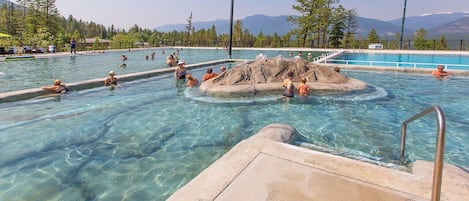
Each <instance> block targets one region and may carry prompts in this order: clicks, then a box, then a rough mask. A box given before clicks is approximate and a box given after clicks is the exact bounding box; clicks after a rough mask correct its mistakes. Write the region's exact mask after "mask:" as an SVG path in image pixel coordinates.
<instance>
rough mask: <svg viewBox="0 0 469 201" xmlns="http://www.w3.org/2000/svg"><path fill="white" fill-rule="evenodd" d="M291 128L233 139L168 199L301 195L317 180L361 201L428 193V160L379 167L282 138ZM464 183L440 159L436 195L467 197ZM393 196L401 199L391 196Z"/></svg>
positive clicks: (466, 177) (466, 179) (310, 193)
mask: <svg viewBox="0 0 469 201" xmlns="http://www.w3.org/2000/svg"><path fill="white" fill-rule="evenodd" d="M295 133H296V130H295V128H293V127H291V126H289V125H285V124H270V125H268V126H267V127H265V128H263V129H261V130H260V131H259V132H258V133H257V134H256V135H253V136H252V137H250V138H248V139H246V140H244V141H242V142H240V143H238V144H237V145H236V146H235V147H233V148H232V149H231V150H230V151H229V152H227V153H226V154H225V155H224V156H223V157H221V158H220V159H218V160H217V161H215V162H214V163H213V164H212V165H210V166H209V167H208V168H206V169H205V170H204V171H202V172H201V173H200V174H199V175H198V176H196V177H195V178H194V179H193V180H191V181H190V182H189V183H187V184H186V185H185V186H183V187H182V188H180V189H179V190H177V191H176V192H175V193H174V194H173V195H171V196H170V197H169V199H168V200H169V201H172V200H226V199H227V198H228V200H236V199H238V200H240V199H241V200H242V199H243V198H244V199H246V198H252V196H255V197H256V198H257V199H258V200H259V199H260V200H267V198H270V199H276V198H289V200H302V199H303V200H304V199H308V198H309V199H311V198H313V197H315V196H319V194H321V192H315V188H312V186H316V187H317V186H318V185H319V184H318V182H321V184H323V185H330V186H331V188H333V187H334V186H335V187H336V188H337V189H334V191H335V192H337V193H338V194H344V195H346V194H348V193H350V195H348V196H350V197H348V198H350V199H349V200H363V199H364V197H363V196H365V197H366V196H378V197H379V196H381V197H380V198H383V199H382V200H429V198H430V197H431V185H432V169H433V163H432V162H427V161H416V162H415V163H413V165H412V166H411V169H410V172H404V171H400V170H395V169H391V168H385V167H382V166H377V165H374V164H370V163H366V162H362V161H357V160H353V159H349V158H344V157H340V156H335V155H331V154H327V153H322V152H318V151H313V150H309V149H305V148H301V147H297V146H294V145H290V144H287V143H285V142H288V141H289V140H291V139H292V138H293V135H295ZM266 162H268V163H266ZM272 164H277V165H272ZM277 166H279V167H280V166H282V167H284V168H283V169H282V168H279V167H277ZM293 166H297V167H299V168H297V169H299V170H300V171H301V172H303V171H304V172H305V174H297V175H296V177H295V176H294V175H290V174H288V172H289V169H290V167H293ZM270 169H275V170H276V171H277V172H274V173H272V174H270V175H268V176H265V175H264V176H257V175H262V173H263V172H264V171H268V170H270ZM290 173H291V171H290ZM273 174H274V175H273ZM314 174H322V175H328V176H329V178H332V179H333V180H331V181H323V180H321V181H319V180H314V179H315V178H317V176H314ZM249 175H251V177H249ZM279 175H280V176H279ZM253 176H254V177H253ZM298 176H300V177H298ZM301 176H302V177H301ZM337 178H340V179H343V180H346V181H347V182H349V183H351V184H352V187H353V189H343V188H341V187H342V186H337V185H338V184H337V183H336V182H335V181H336V180H334V179H337ZM259 180H260V181H261V182H259ZM300 180H302V181H303V183H302V184H305V183H306V184H308V185H298V183H301V182H300ZM305 180H306V181H305ZM286 184H288V185H286ZM279 185H280V186H282V188H281V190H278V188H275V186H277V187H278V186H279ZM468 185H469V174H468V173H467V172H464V171H462V170H461V169H459V168H457V167H456V166H454V165H451V164H445V166H444V173H443V184H442V194H441V199H442V200H464V198H467V196H469V189H464V186H468ZM363 186H365V187H367V188H366V189H368V190H369V189H370V188H371V189H380V191H379V192H382V193H383V194H380V195H375V194H373V193H371V194H370V192H369V191H367V190H366V189H364V188H363ZM334 191H333V192H334ZM333 192H332V193H333ZM326 196H327V195H326ZM329 196H330V197H322V198H323V199H321V200H334V199H331V197H334V196H336V195H329ZM354 196H355V197H354ZM386 196H387V197H386ZM319 197H320V196H319ZM396 197H398V198H402V199H391V198H396ZM315 198H317V197H315ZM368 198H370V197H368ZM375 198H376V197H374V198H373V197H371V198H370V199H375ZM365 200H366V198H365Z"/></svg>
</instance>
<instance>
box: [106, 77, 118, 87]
mask: <svg viewBox="0 0 469 201" xmlns="http://www.w3.org/2000/svg"><path fill="white" fill-rule="evenodd" d="M111 85H117V79H116V78H114V80H111V79H109V78H107V79H106V86H111Z"/></svg>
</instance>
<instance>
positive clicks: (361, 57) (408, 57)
mask: <svg viewBox="0 0 469 201" xmlns="http://www.w3.org/2000/svg"><path fill="white" fill-rule="evenodd" d="M327 63H332V64H348V65H361V66H391V67H399V68H431V69H435V68H436V66H437V65H440V64H441V65H444V66H445V67H446V69H451V70H469V55H468V54H459V55H458V54H411V53H373V52H348V51H346V52H343V53H341V54H339V55H337V56H335V57H332V58H331V59H327Z"/></svg>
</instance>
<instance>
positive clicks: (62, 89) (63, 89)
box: [55, 85, 69, 94]
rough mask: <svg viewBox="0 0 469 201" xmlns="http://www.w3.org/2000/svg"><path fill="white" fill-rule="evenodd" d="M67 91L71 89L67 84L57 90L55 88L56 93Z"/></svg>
mask: <svg viewBox="0 0 469 201" xmlns="http://www.w3.org/2000/svg"><path fill="white" fill-rule="evenodd" d="M67 91H69V89H68V88H67V87H66V86H65V85H60V87H59V88H58V89H57V90H55V93H58V94H63V93H67Z"/></svg>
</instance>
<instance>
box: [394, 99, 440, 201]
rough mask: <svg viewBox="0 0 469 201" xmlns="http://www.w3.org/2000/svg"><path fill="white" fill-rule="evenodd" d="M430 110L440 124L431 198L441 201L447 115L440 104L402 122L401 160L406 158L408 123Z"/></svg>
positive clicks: (434, 200)
mask: <svg viewBox="0 0 469 201" xmlns="http://www.w3.org/2000/svg"><path fill="white" fill-rule="evenodd" d="M430 112H435V113H436V119H437V124H438V127H437V137H436V152H435V162H434V167H433V184H432V198H431V200H432V201H439V200H440V194H441V178H442V175H443V155H444V151H445V129H446V126H445V124H446V122H445V115H444V113H443V111H442V110H441V108H440V107H439V106H437V105H434V106H431V107H429V108H427V109H425V110H423V111H422V112H420V113H418V114H416V115H414V116H413V117H411V118H409V119H407V120H405V121H404V122H402V126H401V153H400V160H401V162H402V161H403V158H404V149H405V139H406V131H407V124H408V123H410V122H412V121H415V120H417V119H419V118H421V117H423V116H425V115H427V114H429V113H430Z"/></svg>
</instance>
